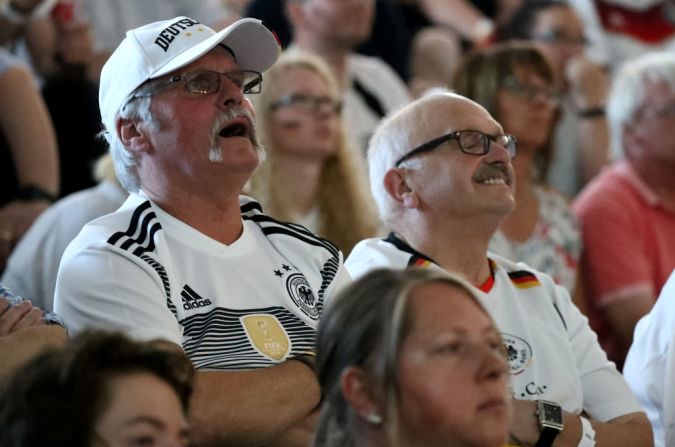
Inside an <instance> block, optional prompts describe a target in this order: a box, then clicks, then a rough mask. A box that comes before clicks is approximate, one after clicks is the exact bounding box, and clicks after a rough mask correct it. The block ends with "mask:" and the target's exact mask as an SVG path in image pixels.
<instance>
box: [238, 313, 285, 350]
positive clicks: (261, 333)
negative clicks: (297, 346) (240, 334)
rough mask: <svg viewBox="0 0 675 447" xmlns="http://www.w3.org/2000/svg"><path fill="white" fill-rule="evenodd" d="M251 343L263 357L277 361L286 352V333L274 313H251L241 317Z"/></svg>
mask: <svg viewBox="0 0 675 447" xmlns="http://www.w3.org/2000/svg"><path fill="white" fill-rule="evenodd" d="M241 323H242V324H243V325H244V329H246V335H247V336H248V339H249V340H250V342H251V344H252V345H253V346H255V348H256V349H257V350H258V352H260V353H261V354H262V355H264V356H265V357H268V358H270V359H272V360H276V361H279V360H281V359H283V358H284V357H285V356H286V354H287V353H288V346H289V341H288V335H287V334H286V331H285V330H284V327H283V326H282V325H281V323H279V320H277V318H276V317H275V316H274V315H269V314H251V315H245V316H243V317H241Z"/></svg>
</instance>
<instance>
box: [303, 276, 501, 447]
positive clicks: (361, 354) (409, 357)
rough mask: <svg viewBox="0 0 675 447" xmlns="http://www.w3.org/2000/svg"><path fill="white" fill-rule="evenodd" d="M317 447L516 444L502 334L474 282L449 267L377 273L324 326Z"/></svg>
mask: <svg viewBox="0 0 675 447" xmlns="http://www.w3.org/2000/svg"><path fill="white" fill-rule="evenodd" d="M317 356H318V357H317V369H318V375H319V382H320V384H321V388H322V392H323V403H322V413H321V418H320V421H319V426H318V429H317V436H316V441H315V444H314V446H315V447H333V446H336V447H337V446H341V447H342V446H353V447H366V446H367V447H384V446H387V447H390V446H391V447H394V446H401V447H403V446H413V445H414V446H416V447H430V446H439V447H440V446H475V447H497V446H502V445H504V444H505V443H506V441H507V438H508V430H509V426H510V422H511V411H512V409H511V396H510V394H509V391H508V387H507V384H508V380H509V375H508V373H507V363H506V358H505V356H504V351H503V345H502V340H501V337H500V335H499V332H498V331H497V329H496V327H495V325H494V323H493V321H492V319H491V318H490V317H489V316H488V314H487V312H486V311H485V309H483V307H482V306H481V304H480V303H479V301H478V300H477V299H476V297H475V295H474V293H473V292H472V291H471V288H470V287H469V286H467V285H466V284H465V283H464V282H463V281H462V280H459V279H457V278H455V277H453V276H450V275H448V274H446V273H443V272H437V271H431V270H418V269H408V270H404V271H393V270H375V271H373V272H371V273H369V274H367V275H366V276H364V277H363V278H361V279H360V280H358V281H356V282H355V283H353V284H352V285H351V286H350V287H348V288H347V289H345V290H344V291H343V293H342V294H341V296H340V297H338V298H337V299H336V300H335V301H334V302H333V305H332V306H331V307H329V308H328V309H327V310H326V313H325V314H324V316H323V317H322V320H321V323H320V327H319V340H318V351H317Z"/></svg>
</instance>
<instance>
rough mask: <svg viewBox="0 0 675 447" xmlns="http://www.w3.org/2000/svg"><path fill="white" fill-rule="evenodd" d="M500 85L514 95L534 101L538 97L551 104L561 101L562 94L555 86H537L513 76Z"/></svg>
mask: <svg viewBox="0 0 675 447" xmlns="http://www.w3.org/2000/svg"><path fill="white" fill-rule="evenodd" d="M500 85H501V86H502V87H504V88H505V89H507V90H508V91H510V92H511V93H513V94H514V95H516V96H520V97H522V98H527V99H528V100H530V101H534V100H535V99H536V98H537V97H540V98H544V99H545V100H546V101H548V102H550V103H551V104H558V102H560V94H559V93H558V91H557V90H556V89H555V88H553V87H537V86H534V85H529V84H525V83H524V82H520V81H518V80H517V79H516V78H514V77H512V76H508V77H507V78H505V79H504V80H503V81H502V82H501V84H500Z"/></svg>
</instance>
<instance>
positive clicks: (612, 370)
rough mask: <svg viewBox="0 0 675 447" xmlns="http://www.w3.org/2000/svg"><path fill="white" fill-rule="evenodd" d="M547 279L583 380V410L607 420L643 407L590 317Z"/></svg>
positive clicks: (562, 289)
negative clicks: (610, 356)
mask: <svg viewBox="0 0 675 447" xmlns="http://www.w3.org/2000/svg"><path fill="white" fill-rule="evenodd" d="M542 276H543V275H542ZM548 279H549V280H550V283H549V284H548V288H550V289H552V290H551V291H550V293H551V295H552V296H554V303H555V307H556V309H557V310H558V311H559V312H560V314H561V317H562V318H563V321H564V322H565V325H566V328H567V334H568V338H569V342H570V345H571V348H572V355H573V356H574V361H575V364H576V366H577V369H578V373H579V378H580V380H581V388H582V395H583V407H584V410H585V411H586V412H587V413H588V414H589V415H591V416H592V417H593V418H594V419H598V420H600V421H605V422H606V421H609V420H611V419H614V418H616V417H619V416H622V415H625V414H628V413H634V412H640V411H642V408H641V407H640V405H639V404H638V402H637V401H636V399H635V397H634V396H633V394H632V393H631V391H630V388H629V387H628V384H627V383H626V381H625V380H624V378H623V376H622V375H621V373H619V371H618V370H617V369H616V366H615V365H614V363H612V362H610V361H609V360H607V355H606V354H605V352H604V351H603V350H602V348H601V347H600V344H599V343H598V339H597V336H596V335H595V332H593V330H592V329H591V328H590V326H589V324H588V319H587V318H586V317H585V316H584V315H583V314H582V313H581V312H580V311H579V309H578V308H577V307H576V306H575V305H574V303H573V302H572V300H571V298H570V296H569V294H568V292H567V290H565V289H564V288H563V287H561V286H559V285H556V284H554V283H553V280H551V279H550V278H548Z"/></svg>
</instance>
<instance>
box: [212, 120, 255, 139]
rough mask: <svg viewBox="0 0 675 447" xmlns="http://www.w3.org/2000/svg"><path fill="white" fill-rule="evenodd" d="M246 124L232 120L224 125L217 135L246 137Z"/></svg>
mask: <svg viewBox="0 0 675 447" xmlns="http://www.w3.org/2000/svg"><path fill="white" fill-rule="evenodd" d="M248 133H249V132H248V126H247V125H246V124H245V123H242V122H234V123H232V124H230V125H228V126H225V127H224V128H223V129H222V130H221V131H220V132H219V133H218V135H219V136H221V137H222V138H230V137H248Z"/></svg>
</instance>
